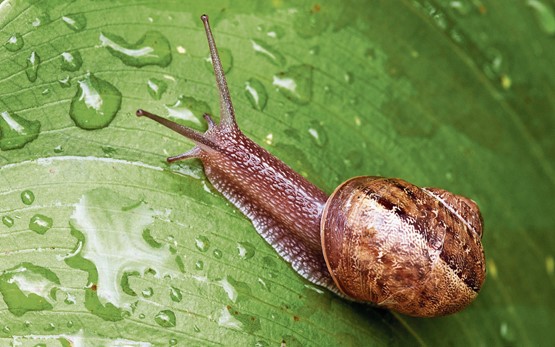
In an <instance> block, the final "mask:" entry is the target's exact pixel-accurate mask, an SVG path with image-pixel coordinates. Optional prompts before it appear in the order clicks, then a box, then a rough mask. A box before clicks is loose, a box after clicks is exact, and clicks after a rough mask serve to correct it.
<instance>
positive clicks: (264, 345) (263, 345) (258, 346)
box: [254, 340, 270, 347]
mask: <svg viewBox="0 0 555 347" xmlns="http://www.w3.org/2000/svg"><path fill="white" fill-rule="evenodd" d="M269 345H270V344H269V343H268V342H266V341H263V340H258V341H256V342H255V344H254V347H268V346H269Z"/></svg>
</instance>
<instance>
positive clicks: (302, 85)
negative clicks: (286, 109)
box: [272, 65, 312, 104]
mask: <svg viewBox="0 0 555 347" xmlns="http://www.w3.org/2000/svg"><path fill="white" fill-rule="evenodd" d="M272 83H273V85H274V86H276V87H277V88H278V90H279V92H280V93H282V94H283V95H284V96H285V97H286V98H288V99H289V100H291V101H293V102H296V103H298V104H307V103H309V102H310V100H311V99H312V67H311V66H309V65H297V66H292V67H291V68H290V69H289V70H288V71H285V72H281V73H279V74H277V75H275V76H274V78H273V82H272Z"/></svg>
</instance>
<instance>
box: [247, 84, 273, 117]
mask: <svg viewBox="0 0 555 347" xmlns="http://www.w3.org/2000/svg"><path fill="white" fill-rule="evenodd" d="M245 95H246V96H247V99H248V100H249V102H250V103H251V105H252V107H253V108H254V109H255V110H259V111H263V110H264V108H266V103H267V102H268V93H267V92H266V88H264V85H263V84H262V82H260V81H259V80H257V79H256V78H251V79H250V80H248V81H247V82H245Z"/></svg>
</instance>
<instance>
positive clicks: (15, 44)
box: [4, 33, 24, 52]
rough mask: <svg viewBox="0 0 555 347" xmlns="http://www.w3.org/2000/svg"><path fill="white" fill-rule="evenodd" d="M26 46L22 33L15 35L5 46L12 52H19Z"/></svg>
mask: <svg viewBox="0 0 555 347" xmlns="http://www.w3.org/2000/svg"><path fill="white" fill-rule="evenodd" d="M23 45H24V41H23V37H22V36H21V34H20V33H15V34H13V35H12V36H11V37H10V38H9V39H8V41H6V43H5V44H4V47H6V49H7V50H8V51H10V52H16V51H19V50H20V49H21V48H22V47H23Z"/></svg>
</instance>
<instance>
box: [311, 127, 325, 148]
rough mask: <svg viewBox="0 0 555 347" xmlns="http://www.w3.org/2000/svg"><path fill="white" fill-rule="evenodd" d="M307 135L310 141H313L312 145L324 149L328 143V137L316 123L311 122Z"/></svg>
mask: <svg viewBox="0 0 555 347" xmlns="http://www.w3.org/2000/svg"><path fill="white" fill-rule="evenodd" d="M308 133H309V134H310V137H311V138H312V140H314V143H316V145H317V146H319V147H324V146H325V145H326V143H327V142H328V136H327V133H326V131H325V129H324V127H322V126H321V125H320V124H319V123H317V122H312V124H311V125H310V128H308Z"/></svg>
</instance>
